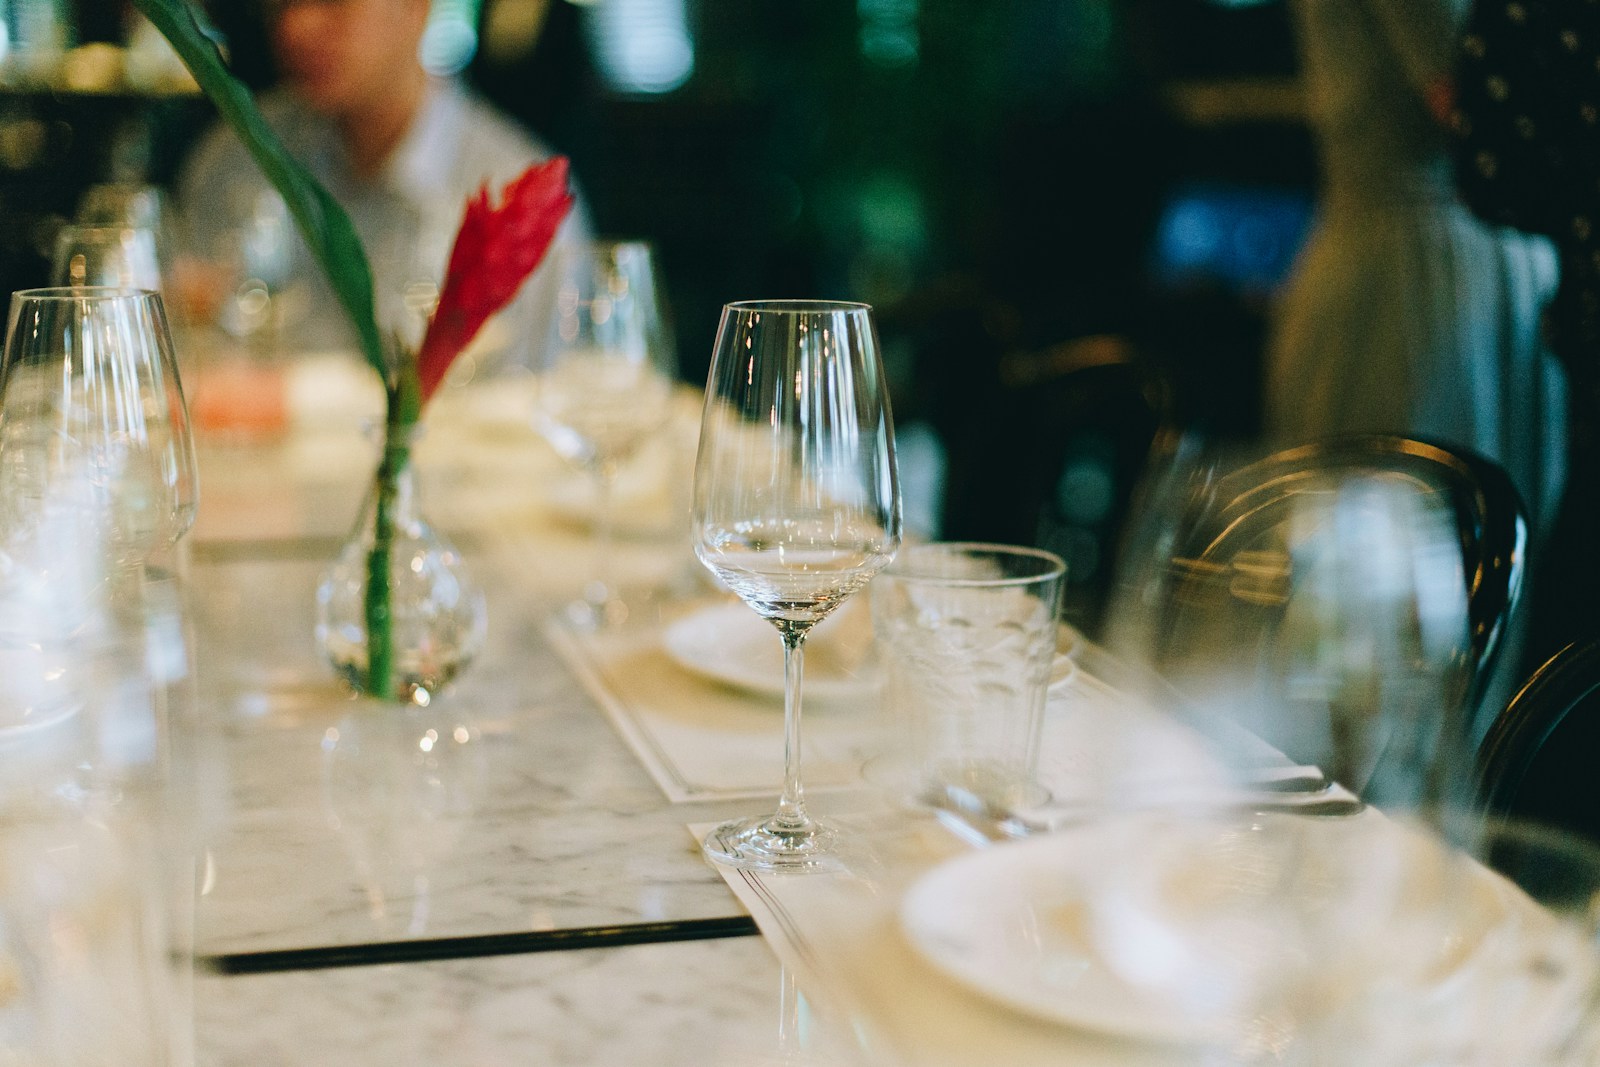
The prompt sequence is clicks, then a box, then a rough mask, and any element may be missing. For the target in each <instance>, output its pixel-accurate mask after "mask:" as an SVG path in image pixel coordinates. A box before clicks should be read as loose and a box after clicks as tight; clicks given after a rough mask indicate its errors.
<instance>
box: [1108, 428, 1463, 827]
mask: <svg viewBox="0 0 1600 1067" xmlns="http://www.w3.org/2000/svg"><path fill="white" fill-rule="evenodd" d="M1467 611H1468V604H1467V582H1466V576H1465V574H1464V570H1463V554H1462V547H1461V543H1460V538H1459V534H1458V531H1457V527H1456V515H1455V511H1454V509H1453V506H1452V504H1451V502H1450V500H1449V499H1448V497H1447V495H1446V494H1445V493H1444V492H1443V491H1441V489H1440V488H1439V487H1437V486H1434V485H1431V484H1429V483H1428V482H1427V481H1426V480H1425V479H1422V478H1419V477H1415V476H1413V475H1412V474H1410V473H1407V472H1404V471H1402V470H1399V469H1393V470H1390V469H1384V466H1383V464H1382V463H1381V462H1374V463H1372V464H1369V465H1362V464H1336V463H1327V464H1318V463H1314V462H1308V463H1305V464H1304V465H1301V466H1296V465H1294V463H1292V462H1285V461H1283V460H1281V458H1274V457H1268V456H1266V455H1265V454H1264V453H1263V452H1262V451H1261V450H1259V449H1256V448H1253V447H1250V446H1249V445H1240V444H1220V443H1218V442H1214V441H1206V440H1204V439H1201V438H1197V437H1194V436H1187V437H1184V438H1180V439H1178V440H1176V441H1175V442H1174V443H1173V446H1172V447H1171V449H1170V450H1169V452H1168V454H1167V456H1166V458H1165V460H1164V461H1163V462H1161V463H1160V464H1158V465H1157V466H1156V468H1155V469H1154V471H1153V473H1152V475H1151V477H1150V478H1149V479H1148V480H1147V482H1146V484H1145V486H1144V487H1143V489H1142V490H1141V494H1140V498H1139V500H1138V501H1136V507H1135V514H1134V517H1133V520H1132V523H1131V526H1130V533H1129V536H1128V540H1127V542H1126V547H1125V550H1124V555H1123V558H1122V560H1121V563H1120V574H1119V577H1118V581H1117V587H1116V589H1115V591H1114V595H1113V597H1112V600H1111V603H1110V605H1109V608H1108V613H1107V623H1106V631H1105V634H1104V640H1105V642H1106V644H1107V646H1108V647H1109V648H1110V649H1111V651H1112V652H1113V653H1114V654H1116V655H1117V656H1118V657H1120V658H1121V659H1122V660H1124V661H1125V662H1127V663H1129V664H1132V665H1133V666H1134V668H1135V674H1136V676H1137V677H1139V678H1141V679H1143V682H1144V685H1143V692H1144V695H1145V696H1147V697H1149V698H1150V699H1152V700H1153V701H1154V702H1156V703H1159V704H1162V705H1165V706H1167V707H1169V708H1171V709H1172V710H1174V711H1177V712H1178V713H1180V714H1181V715H1182V716H1183V717H1185V718H1186V719H1187V720H1188V721H1190V722H1191V723H1194V724H1196V725H1198V726H1200V727H1201V728H1202V729H1203V730H1205V731H1207V732H1208V734H1209V735H1210V736H1212V738H1213V739H1214V740H1216V741H1217V742H1218V747H1219V751H1223V752H1224V754H1225V755H1227V756H1229V757H1230V758H1231V759H1233V760H1235V761H1236V762H1235V763H1234V764H1233V765H1234V766H1235V768H1236V769H1237V770H1238V771H1239V773H1240V774H1241V775H1249V774H1251V773H1252V772H1253V771H1255V770H1258V769H1259V765H1260V764H1261V763H1264V762H1269V761H1271V760H1273V759H1276V758H1280V757H1279V756H1278V753H1275V752H1273V751H1272V749H1271V748H1265V747H1264V746H1262V745H1261V742H1262V741H1263V740H1264V741H1265V742H1266V743H1268V744H1269V745H1270V746H1273V747H1275V748H1276V749H1277V750H1278V751H1279V752H1281V753H1283V754H1287V755H1288V756H1289V757H1290V758H1292V759H1293V760H1295V761H1298V762H1302V763H1310V764H1316V765H1318V766H1320V767H1321V768H1322V769H1323V770H1324V771H1325V772H1326V773H1327V774H1328V776H1329V777H1331V778H1333V779H1335V780H1336V781H1338V782H1340V783H1341V784H1343V785H1344V786H1346V787H1348V788H1350V789H1352V790H1355V791H1357V792H1359V793H1361V794H1362V796H1363V797H1364V798H1365V799H1367V800H1369V801H1372V802H1379V803H1382V804H1385V805H1389V806H1392V807H1396V808H1399V809H1409V810H1417V809H1422V808H1426V807H1429V806H1433V805H1437V804H1439V803H1442V802H1443V801H1445V800H1446V799H1449V797H1450V794H1451V793H1452V792H1453V791H1454V790H1456V789H1458V788H1460V787H1461V786H1462V785H1463V784H1464V782H1465V780H1466V779H1465V775H1463V774H1462V773H1461V772H1463V771H1464V769H1465V768H1464V767H1463V763H1462V760H1463V752H1462V749H1463V748H1464V745H1465V737H1466V730H1465V726H1464V723H1463V722H1462V716H1463V715H1464V714H1465V710H1466V709H1465V703H1466V698H1467V693H1468V690H1469V688H1470V684H1471V678H1472V669H1473V668H1472V662H1473V658H1472V651H1471V640H1470V632H1469V619H1468V613H1467ZM1253 747H1254V748H1255V749H1256V751H1254V752H1252V751H1251V749H1252V748H1253Z"/></svg>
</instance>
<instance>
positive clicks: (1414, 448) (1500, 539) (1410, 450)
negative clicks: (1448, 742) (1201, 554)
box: [1210, 434, 1528, 702]
mask: <svg viewBox="0 0 1600 1067" xmlns="http://www.w3.org/2000/svg"><path fill="white" fill-rule="evenodd" d="M1329 472H1349V473H1361V472H1367V473H1383V474H1388V475H1395V476H1399V477H1405V478H1412V479H1415V480H1416V481H1418V482H1419V483H1421V484H1423V485H1426V486H1428V487H1430V488H1432V489H1434V490H1437V491H1440V492H1443V493H1444V494H1445V495H1446V496H1447V498H1448V499H1449V501H1450V504H1451V507H1452V508H1453V509H1454V511H1455V517H1456V529H1457V532H1458V533H1459V536H1460V538H1461V556H1462V569H1463V572H1464V574H1465V577H1466V581H1467V614H1468V622H1469V626H1470V628H1471V641H1472V655H1473V660H1474V662H1473V664H1472V667H1473V674H1474V678H1475V680H1476V688H1475V689H1474V690H1473V694H1472V698H1473V701H1474V702H1475V701H1476V697H1477V695H1478V693H1480V692H1481V690H1482V686H1483V684H1484V682H1485V681H1486V680H1487V678H1488V676H1489V673H1490V671H1491V670H1492V669H1493V668H1494V665H1495V660H1496V656H1497V654H1498V652H1499V648H1500V643H1501V639H1502V637H1503V635H1504V633H1505V629H1506V626H1507V624H1508V623H1509V621H1510V617H1511V612H1512V610H1513V609H1514V608H1515V606H1516V603H1517V600H1518V597H1519V595H1520V593H1521V589H1522V578H1523V571H1524V568H1525V565H1526V560H1525V558H1524V557H1525V554H1526V552H1527V545H1528V519H1527V510H1526V508H1525V507H1524V506H1523V503H1522V497H1521V495H1520V494H1518V492H1517V490H1516V486H1514V485H1513V484H1512V482H1511V478H1510V476H1509V475H1507V474H1506V472H1505V469H1504V468H1502V467H1501V466H1500V465H1499V464H1497V463H1495V462H1493V461H1492V460H1489V459H1486V458H1485V457H1483V456H1480V455H1478V454H1476V453H1474V452H1470V451H1468V450H1466V449H1461V448H1455V447H1452V446H1446V445H1441V444H1436V443H1433V442H1430V441H1425V440H1421V439H1418V438H1411V437H1399V436H1394V435H1389V434H1358V435H1351V436H1344V437H1334V438H1329V439H1327V440H1324V441H1319V442H1316V443H1313V444H1308V445H1302V446H1299V447H1297V448H1291V449H1286V450H1284V451H1282V452H1278V453H1275V454H1273V455H1272V456H1270V457H1268V458H1267V459H1265V460H1262V461H1260V462H1259V463H1255V464H1252V465H1251V466H1249V467H1248V468H1246V469H1244V470H1241V471H1238V472H1235V473H1234V474H1232V475H1230V476H1229V477H1228V478H1227V479H1225V480H1224V482H1223V483H1222V484H1221V485H1220V486H1219V489H1218V492H1217V496H1218V497H1219V498H1221V499H1224V500H1231V503H1230V504H1229V505H1228V506H1227V509H1226V512H1225V519H1226V521H1225V522H1224V523H1223V524H1222V525H1221V527H1220V530H1221V533H1220V534H1219V537H1218V544H1216V545H1213V546H1211V547H1210V550H1211V551H1215V550H1217V549H1220V548H1221V546H1222V543H1223V541H1224V540H1225V539H1227V538H1231V537H1235V536H1237V535H1238V534H1239V532H1240V531H1243V530H1247V529H1250V528H1252V527H1258V526H1260V525H1261V524H1263V523H1271V522H1272V521H1273V520H1274V518H1275V516H1277V515H1280V514H1282V513H1283V512H1284V511H1286V510H1287V509H1288V507H1289V506H1290V504H1291V501H1292V499H1293V497H1294V495H1295V493H1297V492H1298V491H1300V489H1302V488H1303V487H1306V486H1308V485H1309V484H1310V483H1312V482H1313V481H1315V480H1318V479H1321V478H1323V477H1324V476H1325V475H1326V474H1327V473H1329Z"/></svg>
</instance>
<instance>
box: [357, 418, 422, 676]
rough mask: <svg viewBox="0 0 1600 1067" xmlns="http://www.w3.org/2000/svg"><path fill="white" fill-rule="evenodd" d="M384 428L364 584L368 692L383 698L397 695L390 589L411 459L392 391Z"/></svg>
mask: <svg viewBox="0 0 1600 1067" xmlns="http://www.w3.org/2000/svg"><path fill="white" fill-rule="evenodd" d="M383 429H384V434H383V458H382V459H381V460H380V461H379V463H378V474H377V485H376V486H375V492H376V493H377V506H376V507H374V508H373V520H372V549H371V550H370V551H369V552H368V553H367V589H366V615H367V692H368V693H370V694H371V695H373V696H376V697H380V698H382V697H389V696H392V695H394V694H393V682H394V608H393V600H394V591H393V590H392V589H391V588H390V584H391V583H390V581H389V566H390V562H391V557H392V556H393V555H394V513H395V498H396V497H397V495H398V493H399V484H400V475H401V474H402V473H403V472H404V471H405V469H406V464H407V463H409V462H411V443H410V441H411V428H410V426H409V425H407V423H406V422H405V420H404V419H403V418H402V417H401V405H400V404H398V403H396V402H395V394H394V393H391V394H390V402H389V405H388V414H387V416H386V417H385V419H384V426H383Z"/></svg>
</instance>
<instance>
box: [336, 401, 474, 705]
mask: <svg viewBox="0 0 1600 1067" xmlns="http://www.w3.org/2000/svg"><path fill="white" fill-rule="evenodd" d="M413 433H414V431H413ZM410 445H411V440H410V438H409V437H408V439H407V440H405V441H404V442H403V443H401V444H400V446H399V447H398V448H397V447H394V445H393V444H392V443H390V444H386V445H385V459H384V462H383V464H382V465H380V467H379V468H378V472H377V474H376V475H375V476H374V479H373V485H372V487H371V488H370V489H369V491H368V493H367V499H366V503H365V504H364V506H363V507H362V509H361V517H360V518H359V519H358V520H357V522H356V526H355V531H354V532H353V533H352V534H351V536H350V538H349V540H348V541H346V542H345V545H344V548H343V549H341V550H340V552H339V555H338V558H336V559H335V560H334V561H333V563H332V564H330V565H329V566H328V568H327V569H326V570H325V571H324V572H323V574H322V579H321V581H320V582H319V583H318V586H317V641H318V643H319V644H321V646H322V649H323V651H324V653H326V655H327V657H328V660H329V662H331V663H332V664H333V668H334V670H335V671H336V672H337V673H338V675H339V677H340V678H341V679H342V680H343V681H344V683H345V684H346V685H348V686H349V687H350V688H351V689H352V690H353V691H354V692H356V693H359V694H362V695H365V696H372V697H377V698H380V699H385V700H396V701H400V702H402V703H409V704H417V705H422V706H426V705H428V704H430V703H432V701H433V700H434V698H435V697H437V696H438V694H439V692H440V690H442V689H443V688H444V687H445V686H446V685H447V684H449V682H450V681H451V679H453V678H454V677H455V676H456V675H457V674H459V673H460V672H461V670H462V669H463V668H465V667H466V666H467V665H468V664H469V663H471V662H472V660H473V658H474V657H475V656H476V655H477V653H478V652H479V650H480V649H481V648H482V647H483V642H484V634H485V631H486V628H487V611H486V609H485V606H484V598H483V591H482V590H481V589H480V588H479V587H478V586H477V584H476V583H475V582H473V580H472V578H471V575H470V574H469V573H468V571H467V568H466V565H465V563H464V561H463V560H462V558H461V554H460V553H459V552H457V551H456V549H455V547H454V546H453V545H451V544H450V542H449V541H448V540H447V539H446V538H445V537H444V536H443V535H441V534H440V533H439V532H438V531H437V530H435V529H434V528H433V527H432V526H430V525H429V524H428V523H427V522H426V521H425V520H424V519H423V518H422V513H421V509H420V505H419V502H418V491H417V475H416V469H415V466H414V465H413V464H412V463H411V462H409V457H410ZM385 556H387V560H385V558H384V557H385ZM385 564H386V565H385ZM383 574H387V576H388V590H387V594H385V593H384V591H383V590H382V589H378V590H372V589H370V588H369V586H370V578H371V576H374V575H383ZM385 620H386V621H385ZM385 625H386V626H387V629H388V638H387V641H385V640H384V638H383V633H382V628H383V627H384V626H385ZM374 634H376V635H377V638H378V639H377V641H376V642H374V641H373V640H372V637H373V635H374ZM374 647H376V648H377V650H378V655H377V656H374V655H373V649H374Z"/></svg>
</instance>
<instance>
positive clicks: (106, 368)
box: [0, 287, 198, 560]
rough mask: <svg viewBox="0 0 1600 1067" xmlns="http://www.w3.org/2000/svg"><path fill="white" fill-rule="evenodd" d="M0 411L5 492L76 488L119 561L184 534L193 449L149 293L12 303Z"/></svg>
mask: <svg viewBox="0 0 1600 1067" xmlns="http://www.w3.org/2000/svg"><path fill="white" fill-rule="evenodd" d="M0 403H3V410H4V418H3V419H0V456H3V457H4V464H5V467H6V473H7V477H8V478H10V479H11V485H12V493H13V494H21V495H22V496H24V497H25V496H27V495H28V493H30V492H35V491H37V492H43V491H44V489H45V484H46V482H48V481H51V480H58V479H61V478H66V477H72V478H77V479H78V480H79V481H81V483H82V486H83V488H84V490H85V491H86V492H90V493H93V494H94V495H95V496H96V499H97V500H98V501H99V502H101V503H103V504H104V505H106V506H107V507H108V509H109V510H108V511H107V512H106V513H107V514H109V515H110V516H111V518H112V521H113V537H114V538H115V539H116V550H117V552H118V554H119V555H120V556H122V557H123V558H126V559H130V560H131V559H133V558H143V557H145V556H147V555H148V554H149V553H150V552H151V551H154V550H159V549H161V548H163V547H165V546H169V545H171V544H173V543H175V542H176V541H177V540H178V539H179V538H180V537H182V536H183V534H184V533H185V532H187V530H188V529H189V527H190V526H191V525H192V524H193V522H194V517H195V509H196V504H197V491H198V490H197V480H198V479H197V473H196V467H195V456H194V446H193V441H192V437H191V434H190V429H189V420H188V412H187V408H186V406H185V403H184V397H183V388H182V385H181V383H180V381H179V378H178V368H177V361H176V357H175V355H174V353H173V347H172V337H171V333H170V331H169V329H168V326H167V320H166V313H165V310H164V308H163V306H162V302H161V297H160V296H159V295H158V294H156V293H153V292H149V291H145V290H135V289H111V288H95V287H68V288H57V289H28V290H23V291H20V292H18V293H16V294H14V295H13V297H12V302H11V318H10V326H9V330H8V332H7V336H6V343H5V357H4V365H3V370H0Z"/></svg>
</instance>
